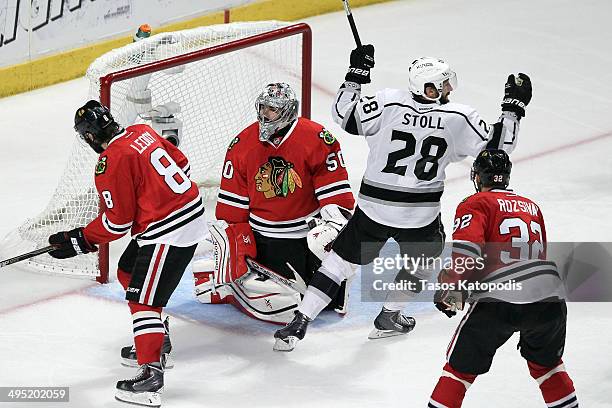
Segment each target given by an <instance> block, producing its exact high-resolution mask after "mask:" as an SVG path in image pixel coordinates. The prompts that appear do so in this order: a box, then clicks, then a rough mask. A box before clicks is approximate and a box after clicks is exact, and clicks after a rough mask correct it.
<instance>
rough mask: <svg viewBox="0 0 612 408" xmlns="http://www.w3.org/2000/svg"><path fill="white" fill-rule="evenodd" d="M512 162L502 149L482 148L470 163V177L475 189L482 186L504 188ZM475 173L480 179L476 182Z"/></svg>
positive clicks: (479, 188)
mask: <svg viewBox="0 0 612 408" xmlns="http://www.w3.org/2000/svg"><path fill="white" fill-rule="evenodd" d="M511 170H512V162H510V157H509V156H508V153H506V152H505V151H503V150H493V149H491V150H483V151H482V152H480V153H479V154H478V156H477V157H476V160H474V164H472V172H471V176H470V177H471V179H472V182H473V183H474V187H476V191H481V190H482V188H483V187H490V188H506V187H508V184H510V171H511ZM476 175H478V177H479V178H480V181H479V182H478V183H476Z"/></svg>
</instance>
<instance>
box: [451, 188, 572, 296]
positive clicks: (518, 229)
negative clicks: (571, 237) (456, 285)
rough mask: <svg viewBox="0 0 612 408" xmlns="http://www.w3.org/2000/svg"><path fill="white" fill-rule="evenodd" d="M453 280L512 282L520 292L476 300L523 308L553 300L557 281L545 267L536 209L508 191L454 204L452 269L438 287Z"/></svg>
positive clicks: (542, 234)
mask: <svg viewBox="0 0 612 408" xmlns="http://www.w3.org/2000/svg"><path fill="white" fill-rule="evenodd" d="M469 258H472V259H471V261H470V260H469ZM474 259H479V261H476V262H474ZM459 280H468V281H472V282H475V281H478V282H484V283H488V284H504V283H506V284H507V283H512V282H514V283H520V284H521V285H520V286H521V287H523V288H524V290H514V293H513V289H511V290H508V291H505V292H504V293H502V292H499V291H498V292H497V293H494V292H487V291H483V292H482V293H480V294H479V293H478V291H476V293H475V295H476V296H475V297H476V298H478V296H479V295H480V296H482V297H496V298H498V299H501V300H506V301H510V302H516V303H523V302H531V301H537V300H540V299H542V298H544V297H547V296H551V295H553V294H555V293H556V291H557V290H558V289H559V284H560V280H559V275H558V273H557V271H556V267H555V265H554V263H553V262H549V261H546V228H545V226H544V218H543V217H542V212H541V211H540V208H539V207H538V206H537V205H536V204H535V203H534V202H533V201H531V200H530V199H528V198H526V197H522V196H519V195H517V194H515V193H513V192H512V191H509V190H491V191H488V192H480V193H477V194H474V195H472V196H470V197H468V198H467V199H465V200H464V201H463V202H462V203H461V204H459V206H458V207H457V212H456V215H455V223H454V231H453V268H452V270H449V271H447V273H446V276H445V278H444V279H443V281H444V282H457V281H459ZM515 288H519V287H518V286H516V287H515ZM519 289H520V288H519Z"/></svg>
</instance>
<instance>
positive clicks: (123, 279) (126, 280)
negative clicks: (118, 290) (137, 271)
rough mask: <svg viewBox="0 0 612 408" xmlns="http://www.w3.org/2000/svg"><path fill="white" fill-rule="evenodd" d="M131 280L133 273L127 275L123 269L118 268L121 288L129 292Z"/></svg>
mask: <svg viewBox="0 0 612 408" xmlns="http://www.w3.org/2000/svg"><path fill="white" fill-rule="evenodd" d="M131 279H132V274H131V273H127V272H126V271H124V270H123V269H121V268H117V280H119V283H120V284H121V286H123V289H124V290H127V288H128V285H129V284H130V280H131Z"/></svg>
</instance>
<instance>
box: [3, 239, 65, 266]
mask: <svg viewBox="0 0 612 408" xmlns="http://www.w3.org/2000/svg"><path fill="white" fill-rule="evenodd" d="M54 249H56V248H55V247H54V246H53V245H49V246H46V247H44V248H39V249H35V250H34V251H32V252H26V253H25V254H21V255H17V256H16V257H14V258H9V259H5V260H4V261H0V268H4V267H5V266H8V265H11V264H14V263H16V262H21V261H25V260H26V259H30V258H33V257H35V256H38V255H42V254H46V253H47V252H51V251H53V250H54Z"/></svg>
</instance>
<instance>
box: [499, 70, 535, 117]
mask: <svg viewBox="0 0 612 408" xmlns="http://www.w3.org/2000/svg"><path fill="white" fill-rule="evenodd" d="M529 101H531V79H529V77H528V76H527V75H525V74H523V73H520V74H518V77H515V76H514V74H511V75H509V76H508V80H507V81H506V88H505V90H504V100H503V101H502V105H501V106H502V111H510V112H514V113H516V114H517V116H518V117H519V119H520V118H522V117H523V116H525V107H526V106H527V105H529Z"/></svg>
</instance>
